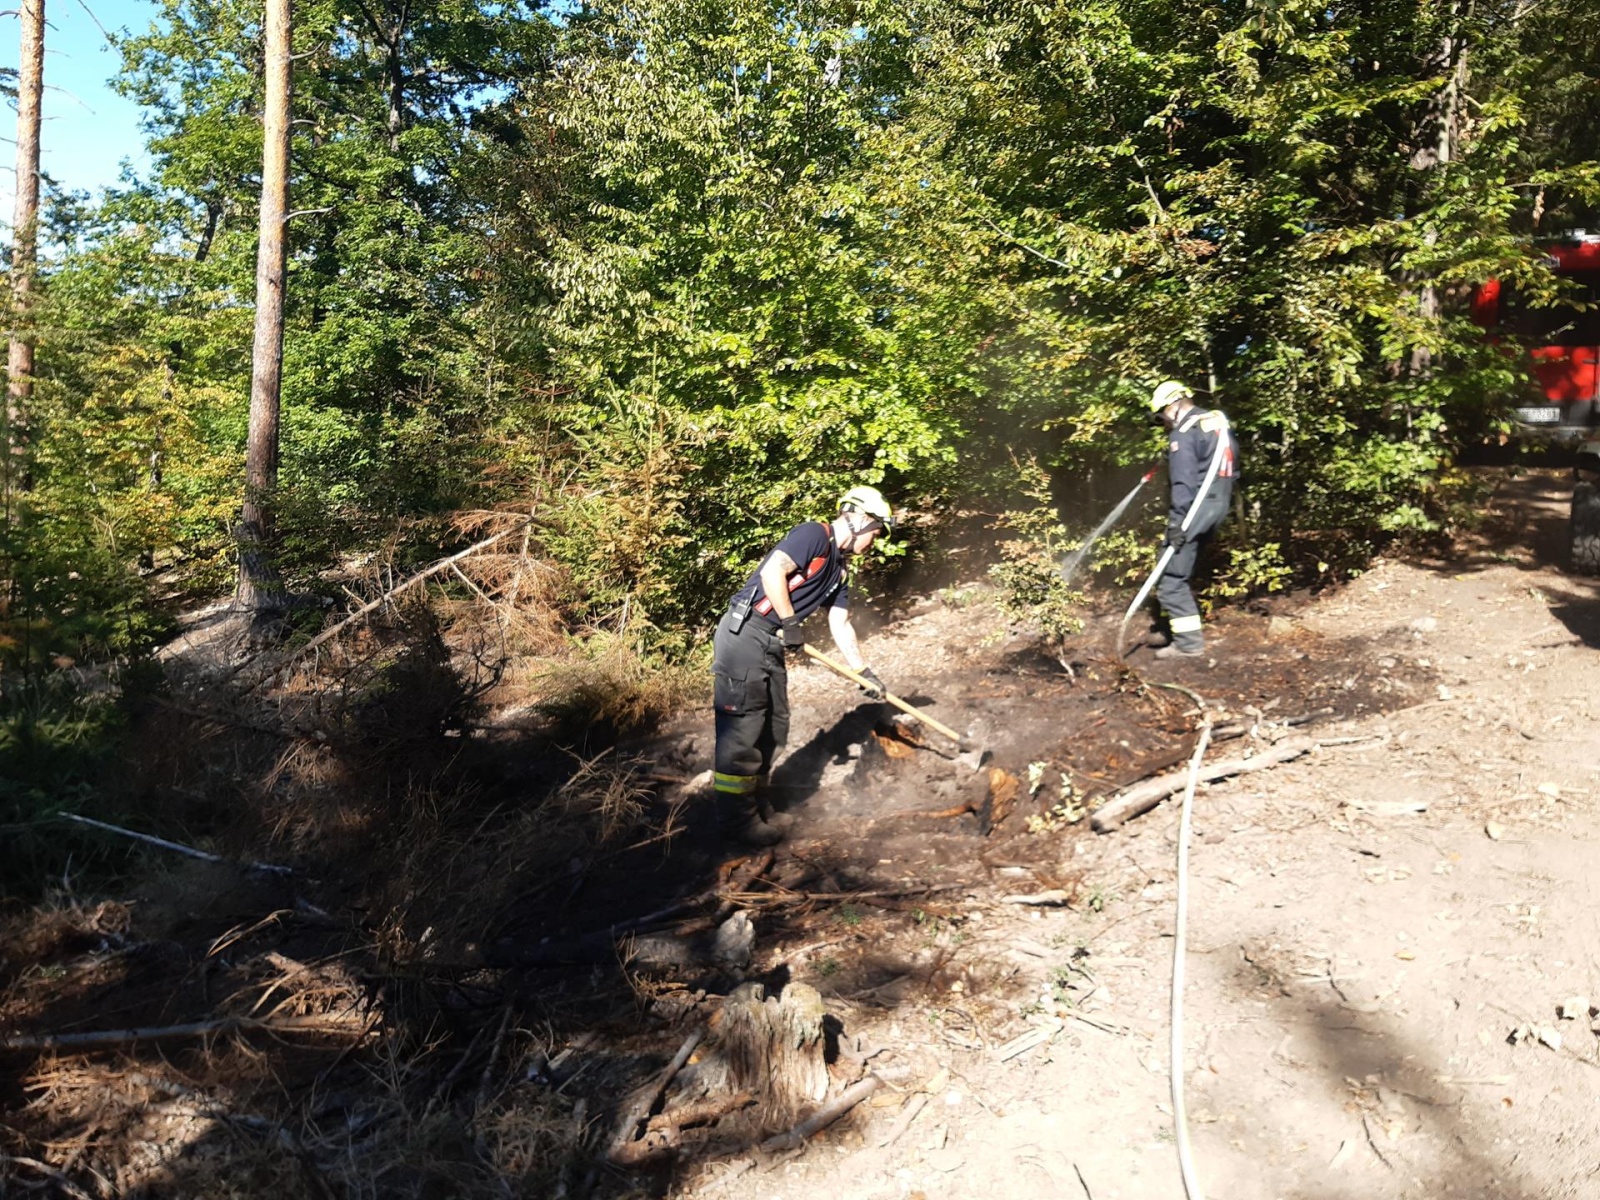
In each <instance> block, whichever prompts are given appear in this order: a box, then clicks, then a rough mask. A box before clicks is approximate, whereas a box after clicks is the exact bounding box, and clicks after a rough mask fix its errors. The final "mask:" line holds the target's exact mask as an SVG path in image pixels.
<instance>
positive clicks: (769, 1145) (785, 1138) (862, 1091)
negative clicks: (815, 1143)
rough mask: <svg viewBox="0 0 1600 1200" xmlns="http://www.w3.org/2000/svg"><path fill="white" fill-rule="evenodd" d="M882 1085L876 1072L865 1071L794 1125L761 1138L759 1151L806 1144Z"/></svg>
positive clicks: (786, 1148) (771, 1150) (769, 1152)
mask: <svg viewBox="0 0 1600 1200" xmlns="http://www.w3.org/2000/svg"><path fill="white" fill-rule="evenodd" d="M882 1086H883V1080H881V1079H879V1078H878V1077H877V1076H876V1075H868V1076H867V1077H866V1078H865V1079H863V1080H861V1082H859V1083H853V1084H851V1085H850V1086H849V1087H847V1088H845V1090H844V1091H842V1092H840V1093H839V1095H838V1096H837V1097H836V1098H835V1099H833V1100H830V1101H829V1102H828V1103H826V1104H824V1105H823V1106H822V1107H821V1108H819V1109H817V1111H816V1112H814V1113H812V1114H811V1115H810V1116H809V1117H807V1118H806V1119H805V1120H804V1121H801V1122H800V1123H799V1124H798V1125H796V1126H795V1127H794V1128H793V1129H790V1130H787V1131H786V1132H784V1133H779V1134H774V1135H773V1136H772V1137H769V1138H768V1139H767V1140H766V1141H764V1142H762V1143H761V1149H762V1151H763V1152H765V1153H767V1154H776V1153H778V1152H779V1151H783V1150H795V1149H798V1148H799V1147H801V1146H803V1145H805V1144H806V1141H807V1140H808V1139H810V1138H811V1137H812V1136H813V1135H815V1134H817V1133H820V1132H821V1131H822V1130H824V1129H826V1128H827V1127H828V1126H829V1125H832V1124H833V1123H834V1122H835V1121H837V1120H838V1119H839V1118H840V1117H842V1116H844V1114H845V1113H847V1112H849V1111H850V1110H851V1109H852V1108H854V1107H855V1106H856V1105H858V1104H860V1103H861V1102H862V1101H863V1100H865V1099H866V1098H867V1097H868V1096H870V1095H872V1093H873V1092H875V1091H877V1090H878V1089H879V1088H880V1087H882Z"/></svg>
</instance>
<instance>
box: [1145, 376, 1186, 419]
mask: <svg viewBox="0 0 1600 1200" xmlns="http://www.w3.org/2000/svg"><path fill="white" fill-rule="evenodd" d="M1193 395H1194V392H1193V391H1191V390H1190V389H1189V387H1188V385H1187V384H1182V383H1179V382H1178V381H1177V380H1176V379H1169V380H1167V381H1166V382H1165V383H1160V384H1157V385H1156V390H1155V391H1153V392H1151V393H1150V411H1151V412H1160V411H1161V410H1162V409H1163V408H1165V407H1166V406H1167V405H1169V404H1174V403H1176V402H1177V401H1179V400H1188V399H1190V398H1191V397H1193Z"/></svg>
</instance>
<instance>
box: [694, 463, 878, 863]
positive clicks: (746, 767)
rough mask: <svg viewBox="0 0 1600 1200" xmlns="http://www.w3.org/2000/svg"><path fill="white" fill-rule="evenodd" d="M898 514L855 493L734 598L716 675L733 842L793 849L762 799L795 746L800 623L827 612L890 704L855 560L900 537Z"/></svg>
mask: <svg viewBox="0 0 1600 1200" xmlns="http://www.w3.org/2000/svg"><path fill="white" fill-rule="evenodd" d="M894 525H895V518H894V511H893V510H892V509H891V508H890V507H889V502H888V501H887V500H885V499H884V498H883V493H882V492H880V491H878V489H877V488H872V487H855V488H851V489H850V490H849V491H848V492H846V493H845V494H844V496H843V498H841V499H840V501H839V511H838V515H837V516H835V517H834V518H833V520H831V521H806V522H803V523H802V524H800V525H796V526H795V527H794V528H793V529H791V530H790V531H789V532H788V533H787V534H785V535H784V537H783V539H782V540H781V541H780V542H779V543H778V544H777V545H776V546H775V547H773V549H772V551H771V552H770V553H769V554H768V555H767V556H766V558H765V559H763V560H762V563H761V566H760V567H758V568H757V569H756V572H755V574H753V575H751V576H750V578H749V579H748V580H746V582H745V585H744V586H743V587H742V588H740V589H739V590H738V592H736V593H735V594H734V597H733V600H732V601H731V602H730V603H729V605H728V611H727V612H726V613H724V614H723V616H722V620H721V621H720V622H719V623H718V625H717V632H716V637H715V639H714V640H713V643H712V644H713V647H714V649H715V658H714V659H713V661H712V666H711V670H712V675H713V683H714V685H715V686H714V691H715V700H714V703H715V706H716V721H717V751H716V767H715V776H714V787H715V790H716V798H717V817H718V822H719V824H720V825H721V826H722V829H723V832H724V834H725V835H727V836H729V837H731V838H733V839H734V840H737V841H741V842H744V843H746V844H748V845H772V844H773V843H776V842H779V841H781V840H783V829H782V826H781V825H780V824H779V823H778V822H776V821H775V820H774V819H773V812H772V808H771V806H770V804H768V803H767V802H766V800H765V797H764V796H763V795H762V790H763V789H764V788H765V787H766V784H767V774H768V772H769V771H771V769H772V760H773V758H774V756H775V755H776V754H777V752H778V751H779V750H780V749H782V748H783V745H784V743H785V742H786V741H787V740H788V737H789V676H788V671H787V668H786V663H785V660H786V659H787V658H799V657H800V656H801V655H802V654H803V653H804V649H805V635H804V634H803V632H802V631H801V628H800V623H801V622H802V621H804V620H805V619H806V618H807V617H808V616H810V615H811V614H812V613H814V612H816V611H817V610H818V609H819V608H826V609H827V610H828V629H829V632H830V633H831V634H832V635H833V641H834V644H835V645H836V646H838V648H839V652H840V653H841V654H842V655H843V656H844V660H845V662H846V663H848V664H849V666H850V668H851V669H852V670H853V671H855V672H856V673H857V674H858V675H860V676H862V677H863V678H864V679H865V680H866V682H867V683H868V684H869V685H871V686H870V687H867V688H864V689H863V690H865V691H866V692H867V695H868V696H869V697H870V698H871V699H873V700H880V699H882V698H883V694H884V687H883V681H882V680H881V679H879V678H878V677H877V675H875V674H874V673H873V672H872V670H871V669H870V668H869V667H868V666H867V665H866V662H865V660H863V659H862V657H861V649H860V646H859V645H858V644H857V641H856V633H855V628H854V627H853V626H852V625H851V624H850V586H849V561H850V559H851V557H852V556H854V555H857V554H862V553H865V552H866V551H867V550H869V549H871V547H872V543H873V542H874V541H875V540H876V539H877V538H879V537H889V536H891V535H892V534H893V532H894Z"/></svg>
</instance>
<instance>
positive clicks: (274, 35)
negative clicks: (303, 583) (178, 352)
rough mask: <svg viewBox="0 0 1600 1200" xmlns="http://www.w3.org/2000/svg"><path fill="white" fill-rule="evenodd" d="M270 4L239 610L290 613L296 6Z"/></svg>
mask: <svg viewBox="0 0 1600 1200" xmlns="http://www.w3.org/2000/svg"><path fill="white" fill-rule="evenodd" d="M265 3H266V57H265V73H266V101H265V112H264V119H263V125H264V135H265V136H264V138H263V142H262V151H261V235H260V243H259V245H258V247H257V250H256V329H255V348H254V351H253V353H252V355H251V362H250V433H249V439H248V443H247V446H246V451H245V468H244V507H243V510H242V512H241V513H240V520H239V590H238V594H237V602H238V605H239V607H241V608H246V609H249V610H251V611H253V612H258V613H260V612H266V611H275V610H278V609H281V608H283V606H284V601H285V599H286V597H285V596H284V591H283V584H282V582H281V580H280V579H279V578H278V574H277V572H276V571H275V570H274V569H273V567H272V564H271V562H270V560H269V558H268V556H267V547H268V544H269V542H270V539H271V537H272V522H273V512H272V503H273V495H274V493H275V492H276V491H277V488H278V411H279V400H280V395H281V385H282V381H283V284H284V274H285V264H286V252H285V246H284V224H285V221H286V219H287V216H288V211H289V99H290V84H289V71H290V32H291V26H290V13H289V4H290V0H265Z"/></svg>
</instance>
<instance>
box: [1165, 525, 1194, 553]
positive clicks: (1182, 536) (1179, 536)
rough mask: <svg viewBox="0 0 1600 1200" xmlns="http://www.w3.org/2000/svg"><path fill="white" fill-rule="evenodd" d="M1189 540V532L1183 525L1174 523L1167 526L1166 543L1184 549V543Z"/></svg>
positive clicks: (1177, 548) (1174, 547)
mask: <svg viewBox="0 0 1600 1200" xmlns="http://www.w3.org/2000/svg"><path fill="white" fill-rule="evenodd" d="M1188 540H1189V532H1188V530H1186V529H1184V527H1183V526H1182V525H1177V524H1173V525H1168V526H1167V537H1166V541H1165V543H1164V544H1165V545H1168V546H1171V547H1172V548H1173V549H1174V550H1182V549H1183V544H1184V543H1185V542H1187V541H1188Z"/></svg>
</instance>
